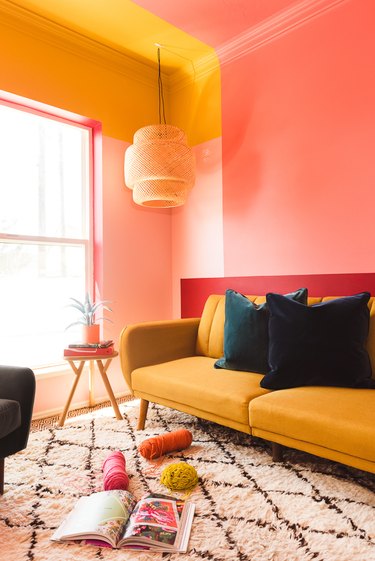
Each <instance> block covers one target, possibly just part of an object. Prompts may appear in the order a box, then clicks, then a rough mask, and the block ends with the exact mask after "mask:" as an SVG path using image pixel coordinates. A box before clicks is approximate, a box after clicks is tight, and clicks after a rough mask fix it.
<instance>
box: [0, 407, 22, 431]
mask: <svg viewBox="0 0 375 561" xmlns="http://www.w3.org/2000/svg"><path fill="white" fill-rule="evenodd" d="M20 425H21V408H20V404H19V403H18V401H14V400H13V399H0V438H4V436H7V435H8V434H10V433H11V432H13V431H14V430H16V429H18V427H19V426H20Z"/></svg>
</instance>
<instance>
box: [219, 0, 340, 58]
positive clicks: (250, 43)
mask: <svg viewBox="0 0 375 561" xmlns="http://www.w3.org/2000/svg"><path fill="white" fill-rule="evenodd" d="M346 1H347V0H301V2H299V3H298V4H295V5H294V6H292V7H291V8H287V9H285V10H283V11H281V12H279V13H278V14H275V15H274V16H271V17H270V18H268V19H267V20H264V21H263V22H261V23H260V24H259V25H256V26H254V27H252V28H250V29H248V30H246V31H245V32H243V33H240V34H239V35H237V36H236V37H235V38H234V39H232V40H230V41H227V42H226V43H223V44H222V45H220V46H219V47H218V48H216V54H217V56H218V57H219V60H220V63H221V65H225V64H228V63H230V62H233V61H234V60H236V59H239V58H241V57H243V56H245V55H247V54H248V53H250V52H251V51H255V50H256V49H259V48H260V47H262V46H263V45H265V44H266V43H270V42H271V41H274V40H276V39H278V38H279V37H280V36H281V35H283V34H285V33H289V32H290V31H293V30H294V29H296V28H297V27H300V26H302V25H305V24H306V23H308V22H309V21H310V20H311V19H313V18H316V17H318V16H320V15H322V14H323V13H324V12H326V11H328V10H331V9H333V8H335V7H336V6H338V5H339V4H342V3H343V2H346Z"/></svg>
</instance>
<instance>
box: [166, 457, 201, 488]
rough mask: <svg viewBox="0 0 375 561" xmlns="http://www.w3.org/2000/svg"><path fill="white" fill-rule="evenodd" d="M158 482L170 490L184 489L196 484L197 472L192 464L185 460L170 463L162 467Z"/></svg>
mask: <svg viewBox="0 0 375 561" xmlns="http://www.w3.org/2000/svg"><path fill="white" fill-rule="evenodd" d="M160 483H162V484H163V485H165V486H166V487H168V489H171V491H185V490H189V489H192V488H193V487H195V486H196V484H197V483H198V474H197V472H196V469H195V468H194V467H193V466H191V465H189V464H186V463H185V462H179V463H178V464H170V465H169V466H167V467H166V468H164V470H163V472H162V474H161V478H160Z"/></svg>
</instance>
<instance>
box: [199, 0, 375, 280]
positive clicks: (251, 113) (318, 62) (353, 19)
mask: <svg viewBox="0 0 375 561" xmlns="http://www.w3.org/2000/svg"><path fill="white" fill-rule="evenodd" d="M374 21H375V3H374V2H373V1H372V0H351V1H347V2H343V3H340V4H338V5H337V6H336V7H335V8H334V9H332V10H329V11H327V12H325V13H324V14H323V15H321V16H319V17H317V18H314V19H311V20H310V21H309V22H307V23H306V24H304V25H302V26H300V27H298V28H294V29H292V30H291V31H290V32H288V33H286V34H284V35H281V36H279V37H277V38H276V39H274V40H273V41H272V42H269V43H267V44H265V45H262V46H260V47H259V48H257V49H256V50H254V51H251V52H249V53H248V54H246V55H245V56H242V58H240V59H238V60H236V61H234V62H230V63H226V61H225V60H222V63H223V64H222V122H223V221H224V263H225V275H227V276H231V275H253V274H256V275H265V274H272V275H275V274H296V273H328V272H366V271H374V270H375V252H374V247H375V228H374V226H373V205H372V202H373V201H374V185H375V163H374V131H375V103H374V100H375V73H374V54H375V34H374V25H373V23H374ZM202 276H204V275H202Z"/></svg>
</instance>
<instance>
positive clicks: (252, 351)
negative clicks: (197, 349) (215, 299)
mask: <svg viewBox="0 0 375 561" xmlns="http://www.w3.org/2000/svg"><path fill="white" fill-rule="evenodd" d="M286 298H292V299H294V300H296V301H298V302H302V303H304V304H307V289H306V288H300V289H299V290H297V291H296V292H292V293H291V294H287V295H286ZM268 318H269V313H268V305H267V303H266V302H265V303H264V304H260V305H259V306H258V305H256V304H253V302H251V301H250V300H249V299H248V298H246V296H244V295H243V294H240V293H239V292H236V291H235V290H231V289H228V290H227V291H226V293H225V323H224V357H223V358H220V359H219V360H217V361H216V362H215V368H226V369H230V370H245V371H246V372H258V373H260V374H265V373H266V372H268Z"/></svg>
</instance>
